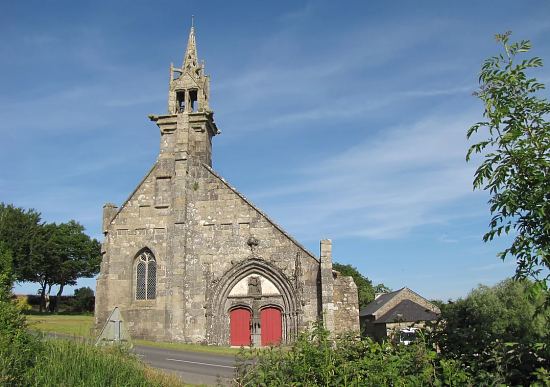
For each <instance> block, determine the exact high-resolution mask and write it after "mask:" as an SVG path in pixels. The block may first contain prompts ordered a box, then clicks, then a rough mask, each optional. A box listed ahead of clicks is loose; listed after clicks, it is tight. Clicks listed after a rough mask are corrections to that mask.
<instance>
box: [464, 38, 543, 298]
mask: <svg viewBox="0 0 550 387" xmlns="http://www.w3.org/2000/svg"><path fill="white" fill-rule="evenodd" d="M509 37H510V32H507V33H505V34H500V35H496V39H497V41H498V42H500V43H501V44H502V47H503V52H502V53H501V54H499V55H496V56H493V57H491V58H488V59H487V60H485V62H484V63H483V66H482V68H481V74H480V76H479V83H480V88H479V90H478V91H477V92H476V95H477V96H478V97H479V98H480V99H481V101H483V104H484V107H485V109H484V113H483V116H484V118H485V120H484V121H482V122H478V123H476V124H475V125H473V126H472V127H471V128H470V129H469V130H468V133H467V136H468V138H471V137H472V136H473V135H474V133H479V134H481V135H482V136H483V137H484V139H483V140H482V141H480V142H478V143H475V144H474V145H472V146H471V147H470V149H469V151H468V154H467V156H466V159H467V160H470V158H471V157H472V156H473V155H475V154H480V156H482V159H483V161H482V163H481V165H480V166H479V167H478V168H477V170H476V172H475V177H474V183H473V185H474V189H483V190H487V191H489V193H490V199H489V204H490V211H491V214H492V219H491V222H490V224H489V227H490V228H489V231H488V232H487V233H486V234H485V235H484V237H483V239H484V241H490V240H492V239H494V238H495V237H496V236H500V235H501V234H512V235H513V241H512V243H511V245H510V246H509V247H508V248H506V249H505V250H504V251H502V252H501V253H499V256H500V258H502V259H505V258H506V257H507V256H509V255H510V256H513V257H514V258H515V259H516V262H517V265H516V278H532V279H534V280H535V281H536V284H537V287H538V288H539V289H546V290H547V289H548V280H549V275H550V274H549V269H550V123H549V122H548V121H547V119H548V114H549V113H550V103H549V102H548V101H547V100H546V99H545V98H543V97H542V94H541V93H542V90H543V89H544V88H545V87H544V85H543V84H542V83H540V82H537V80H536V79H535V78H531V77H530V76H528V74H527V72H528V71H529V70H531V69H533V68H536V67H541V66H542V60H541V59H540V58H538V57H534V58H530V59H524V60H521V61H519V59H518V56H520V55H522V54H523V53H525V52H528V51H529V50H530V49H531V43H530V42H529V41H527V40H523V41H521V42H517V43H511V42H510V41H509ZM548 300H549V301H550V294H549V298H548Z"/></svg>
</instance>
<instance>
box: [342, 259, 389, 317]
mask: <svg viewBox="0 0 550 387" xmlns="http://www.w3.org/2000/svg"><path fill="white" fill-rule="evenodd" d="M332 268H333V269H334V270H336V271H338V272H340V273H341V274H342V275H345V276H351V277H352V278H353V281H354V282H355V285H357V293H358V297H359V307H360V308H362V307H363V306H365V305H367V304H368V303H369V302H371V301H373V300H374V295H375V293H385V292H387V291H391V290H390V289H389V288H388V287H387V286H386V285H384V284H378V285H375V286H373V284H372V281H371V280H370V279H368V278H367V277H365V276H364V275H363V274H361V273H360V272H359V270H357V268H356V267H354V266H352V265H344V264H341V263H338V262H334V264H333V265H332Z"/></svg>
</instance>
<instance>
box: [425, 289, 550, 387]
mask: <svg viewBox="0 0 550 387" xmlns="http://www.w3.org/2000/svg"><path fill="white" fill-rule="evenodd" d="M531 289H532V284H531V283H530V281H529V280H512V279H507V280H504V281H502V282H500V283H499V284H497V285H495V286H493V287H488V286H483V285H480V286H479V287H478V288H476V289H474V290H472V291H471V292H470V294H469V295H468V296H467V297H466V298H465V299H459V300H457V301H455V302H449V303H447V304H443V305H441V321H440V323H439V326H436V329H435V331H434V332H435V333H434V337H435V340H436V342H437V344H438V346H439V348H440V349H441V353H442V354H443V355H444V356H445V357H446V358H449V359H454V360H457V361H460V362H461V363H462V364H465V365H467V366H468V367H469V368H470V369H472V370H473V371H474V372H473V373H474V374H476V375H480V376H481V379H483V376H482V375H491V376H490V378H492V380H493V381H495V382H496V381H498V380H499V381H500V382H502V383H507V384H512V385H519V384H521V385H527V384H529V383H530V382H532V381H533V380H532V379H531V378H532V373H533V372H535V370H536V369H537V368H548V367H549V366H550V357H549V353H548V350H549V348H548V347H547V346H544V345H542V344H538V343H547V342H548V340H549V339H550V327H549V326H548V323H547V321H548V317H549V314H550V312H548V311H547V312H546V315H543V314H540V313H536V310H537V308H538V307H539V306H540V305H542V304H543V303H544V295H543V294H538V296H536V295H535V297H533V292H532V291H531Z"/></svg>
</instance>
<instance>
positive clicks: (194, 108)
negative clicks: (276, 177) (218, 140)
mask: <svg viewBox="0 0 550 387" xmlns="http://www.w3.org/2000/svg"><path fill="white" fill-rule="evenodd" d="M209 83H210V78H209V76H207V75H205V72H204V63H201V62H199V59H198V56H197V46H196V42H195V29H194V27H191V31H190V33H189V39H188V43H187V49H186V51H185V57H184V60H183V65H182V67H181V68H179V67H174V66H173V65H170V81H169V91H168V112H167V114H163V115H158V116H157V115H154V116H149V118H150V120H151V121H153V122H154V123H156V125H157V126H158V127H159V129H160V152H159V156H158V158H157V161H156V162H155V163H154V165H153V166H152V168H151V169H150V170H149V172H147V174H146V175H145V177H144V178H143V180H142V181H141V182H140V183H139V184H138V185H137V187H136V188H135V190H134V191H133V192H132V193H131V194H130V196H129V197H128V199H127V200H126V201H125V202H124V203H123V204H122V205H121V206H120V207H117V206H115V205H113V204H106V205H105V206H104V207H103V233H104V235H105V239H104V242H103V245H102V254H103V260H102V263H101V271H100V274H99V277H98V279H97V290H96V306H95V319H96V320H95V321H96V326H97V327H101V326H102V325H103V324H104V323H105V321H106V319H107V318H108V316H109V314H110V313H111V311H112V310H113V308H115V307H118V308H119V310H120V311H121V313H122V316H123V318H124V320H125V321H126V323H127V327H128V330H129V332H130V334H131V336H132V337H136V338H146V339H150V340H164V341H182V342H196V343H205V344H212V345H232V346H241V345H244V346H248V345H252V346H264V345H270V344H277V343H283V344H284V343H290V342H292V341H293V340H294V339H295V338H296V335H297V333H298V332H300V331H301V330H303V329H306V328H307V327H309V326H310V325H311V324H312V323H314V322H315V321H317V320H320V319H322V320H323V321H324V325H325V327H326V328H327V329H329V330H330V331H331V332H333V333H334V334H338V333H343V332H346V331H354V332H357V333H358V332H359V308H358V299H357V287H356V285H355V283H354V282H353V279H352V278H351V277H345V276H342V275H340V273H338V272H336V271H334V270H332V254H331V241H330V240H322V241H321V243H320V257H319V258H317V257H315V256H314V255H313V254H312V253H310V252H309V251H307V250H306V249H305V248H304V247H303V246H302V245H301V244H300V243H298V242H297V241H296V240H295V239H294V238H293V237H292V236H290V235H289V234H288V233H287V232H285V231H284V230H283V229H282V228H281V227H280V226H278V225H277V224H276V223H275V222H273V221H272V220H271V219H270V218H269V217H268V216H267V215H266V214H264V213H263V212H262V211H261V210H260V209H258V208H257V207H256V206H254V205H253V204H252V203H251V202H250V201H249V200H248V199H247V198H245V197H244V196H243V195H242V194H241V193H239V192H238V191H237V190H236V189H235V188H233V187H232V186H231V185H230V184H229V183H228V182H226V181H225V180H224V179H223V178H222V177H221V176H219V175H218V174H217V173H216V172H215V171H214V169H212V138H213V137H214V136H216V135H218V134H220V131H219V130H218V127H217V126H216V123H215V122H214V113H213V111H212V110H211V109H210V106H209V98H210V87H209Z"/></svg>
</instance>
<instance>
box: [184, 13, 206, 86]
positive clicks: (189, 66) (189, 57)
mask: <svg viewBox="0 0 550 387" xmlns="http://www.w3.org/2000/svg"><path fill="white" fill-rule="evenodd" d="M182 68H183V71H186V72H189V73H190V74H193V75H195V76H200V73H201V69H202V66H201V65H200V64H199V57H198V55H197V43H196V42H195V25H194V21H193V19H192V22H191V31H189V39H188V40H187V50H185V57H184V58H183V67H182Z"/></svg>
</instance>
